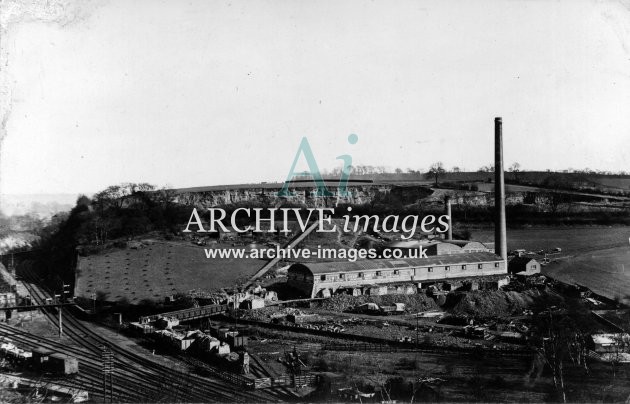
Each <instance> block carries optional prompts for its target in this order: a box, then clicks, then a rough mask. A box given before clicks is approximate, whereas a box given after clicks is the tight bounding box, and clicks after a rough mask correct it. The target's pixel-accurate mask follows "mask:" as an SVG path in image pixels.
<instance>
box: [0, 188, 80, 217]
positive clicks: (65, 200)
mask: <svg viewBox="0 0 630 404" xmlns="http://www.w3.org/2000/svg"><path fill="white" fill-rule="evenodd" d="M78 196H79V195H78V194H2V195H0V212H2V213H3V214H4V215H6V216H18V215H26V214H30V215H34V216H36V217H38V218H40V219H46V218H49V217H51V216H53V215H55V214H57V213H59V212H66V211H69V210H70V209H72V207H73V206H74V205H75V203H76V201H77V197H78Z"/></svg>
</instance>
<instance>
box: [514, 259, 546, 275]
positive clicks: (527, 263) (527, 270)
mask: <svg viewBox="0 0 630 404" xmlns="http://www.w3.org/2000/svg"><path fill="white" fill-rule="evenodd" d="M508 272H509V273H511V274H514V275H522V276H530V275H535V274H539V273H540V263H538V261H536V260H535V259H533V258H531V257H514V258H512V259H511V260H510V262H508Z"/></svg>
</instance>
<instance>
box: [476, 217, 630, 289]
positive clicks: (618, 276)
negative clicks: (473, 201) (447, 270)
mask: <svg viewBox="0 0 630 404" xmlns="http://www.w3.org/2000/svg"><path fill="white" fill-rule="evenodd" d="M629 237H630V227H626V226H614V227H553V228H529V229H516V230H511V229H510V230H508V249H509V250H513V249H517V248H524V249H526V250H529V251H538V250H541V249H545V250H548V249H551V248H555V247H560V248H562V253H561V254H558V255H557V256H553V257H552V258H556V259H557V261H556V262H553V263H552V264H550V265H548V266H546V267H545V268H544V269H543V272H544V273H546V274H548V275H550V276H552V277H554V278H556V279H558V280H561V281H564V282H567V283H579V284H581V285H584V286H586V287H588V288H590V289H591V290H593V291H594V292H595V293H598V294H601V295H603V296H606V297H608V298H611V299H615V298H617V297H621V298H624V297H627V296H628V295H630V244H628V238H629ZM493 238H494V233H493V232H492V230H478V231H473V239H475V240H479V241H482V242H483V241H492V240H493ZM624 268H625V271H624ZM626 299H627V300H628V299H629V298H626Z"/></svg>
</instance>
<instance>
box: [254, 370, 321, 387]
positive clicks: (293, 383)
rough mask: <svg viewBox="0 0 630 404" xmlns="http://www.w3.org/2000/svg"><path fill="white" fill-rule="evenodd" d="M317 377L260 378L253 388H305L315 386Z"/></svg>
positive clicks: (310, 375) (312, 375)
mask: <svg viewBox="0 0 630 404" xmlns="http://www.w3.org/2000/svg"><path fill="white" fill-rule="evenodd" d="M318 382H319V376H318V375H314V374H310V373H309V374H305V375H298V376H296V375H282V376H278V377H261V378H258V379H256V380H255V381H254V388H256V389H268V388H272V387H307V386H316V385H317V383H318Z"/></svg>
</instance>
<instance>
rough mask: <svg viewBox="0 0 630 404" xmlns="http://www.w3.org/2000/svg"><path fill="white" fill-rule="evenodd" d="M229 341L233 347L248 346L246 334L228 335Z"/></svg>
mask: <svg viewBox="0 0 630 404" xmlns="http://www.w3.org/2000/svg"><path fill="white" fill-rule="evenodd" d="M227 343H228V344H230V346H231V347H232V349H237V348H245V347H246V346H247V337H246V336H244V335H228V337H227Z"/></svg>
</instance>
